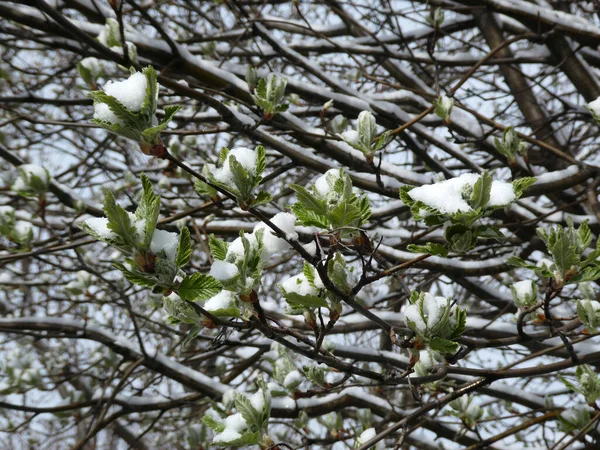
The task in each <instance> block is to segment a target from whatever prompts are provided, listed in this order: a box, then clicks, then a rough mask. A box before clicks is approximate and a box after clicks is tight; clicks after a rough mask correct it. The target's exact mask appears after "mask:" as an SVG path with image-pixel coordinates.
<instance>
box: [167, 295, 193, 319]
mask: <svg viewBox="0 0 600 450" xmlns="http://www.w3.org/2000/svg"><path fill="white" fill-rule="evenodd" d="M163 308H164V310H165V312H166V313H167V315H168V319H167V321H168V322H169V323H171V324H178V323H186V324H188V325H196V324H198V323H200V322H201V321H202V317H201V316H200V315H199V314H198V313H197V312H196V310H195V309H194V308H193V306H192V305H190V304H189V303H188V302H187V301H185V300H182V299H181V297H179V296H178V295H177V294H171V295H169V296H168V297H164V298H163Z"/></svg>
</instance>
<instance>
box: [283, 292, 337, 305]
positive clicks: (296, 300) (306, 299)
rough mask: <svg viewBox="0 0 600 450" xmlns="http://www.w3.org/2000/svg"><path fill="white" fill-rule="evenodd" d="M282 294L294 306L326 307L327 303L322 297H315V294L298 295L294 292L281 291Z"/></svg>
mask: <svg viewBox="0 0 600 450" xmlns="http://www.w3.org/2000/svg"><path fill="white" fill-rule="evenodd" d="M283 296H284V297H285V300H286V301H287V302H288V303H289V304H290V306H292V307H296V305H300V306H303V307H306V308H328V307H329V305H328V303H327V301H326V300H325V299H324V298H322V297H317V296H315V295H300V294H298V293H296V292H285V291H283Z"/></svg>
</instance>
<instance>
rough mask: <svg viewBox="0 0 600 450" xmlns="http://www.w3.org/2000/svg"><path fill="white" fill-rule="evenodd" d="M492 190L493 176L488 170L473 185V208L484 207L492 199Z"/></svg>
mask: <svg viewBox="0 0 600 450" xmlns="http://www.w3.org/2000/svg"><path fill="white" fill-rule="evenodd" d="M491 191H492V177H491V176H490V174H489V172H488V171H487V170H486V171H484V172H483V173H482V174H481V176H480V177H479V179H478V180H477V181H476V182H475V184H474V185H473V193H472V194H471V207H472V208H473V209H479V208H483V207H484V206H485V205H486V204H487V202H489V201H490V192H491Z"/></svg>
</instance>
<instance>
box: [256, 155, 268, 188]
mask: <svg viewBox="0 0 600 450" xmlns="http://www.w3.org/2000/svg"><path fill="white" fill-rule="evenodd" d="M266 166H267V157H266V153H265V148H264V147H263V146H262V145H258V146H256V185H258V183H259V182H260V180H261V179H262V174H263V172H264V171H265V167H266Z"/></svg>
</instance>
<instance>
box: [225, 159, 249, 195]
mask: <svg viewBox="0 0 600 450" xmlns="http://www.w3.org/2000/svg"><path fill="white" fill-rule="evenodd" d="M229 168H230V169H231V174H232V175H233V183H234V184H235V186H236V187H237V189H238V191H239V192H240V197H241V198H239V199H238V200H248V199H249V197H250V195H251V194H252V190H253V189H254V184H253V183H252V180H250V176H249V174H248V171H247V170H246V169H245V168H244V166H242V165H241V164H240V163H239V162H238V160H237V159H236V157H235V156H234V155H229Z"/></svg>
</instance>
